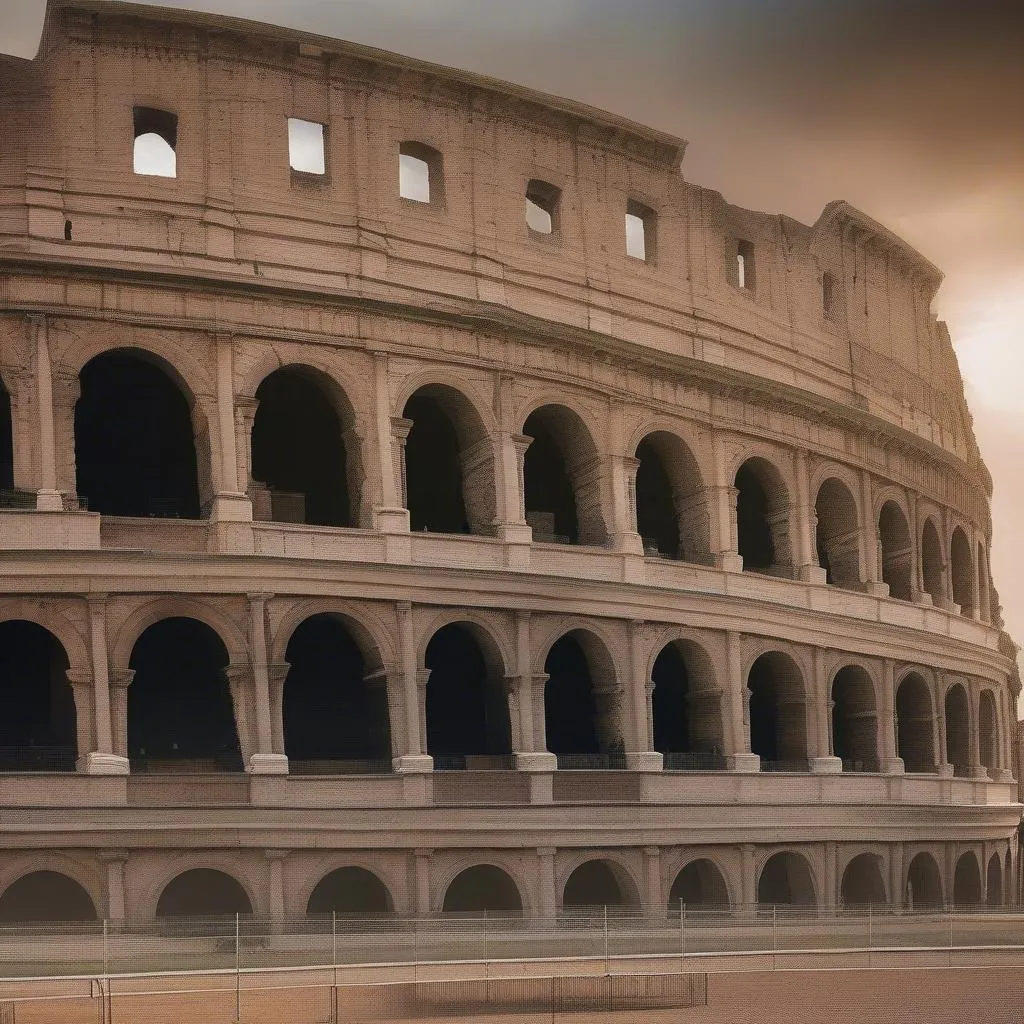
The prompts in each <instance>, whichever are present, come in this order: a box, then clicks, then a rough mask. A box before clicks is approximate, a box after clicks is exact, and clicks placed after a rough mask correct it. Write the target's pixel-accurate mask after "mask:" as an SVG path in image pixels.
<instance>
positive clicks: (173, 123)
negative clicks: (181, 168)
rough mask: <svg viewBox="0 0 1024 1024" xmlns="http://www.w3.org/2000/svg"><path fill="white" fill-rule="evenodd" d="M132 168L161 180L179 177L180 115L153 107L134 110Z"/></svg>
mask: <svg viewBox="0 0 1024 1024" xmlns="http://www.w3.org/2000/svg"><path fill="white" fill-rule="evenodd" d="M132 124H133V127H134V131H135V146H134V149H133V169H134V171H135V173H136V174H148V175H153V176H155V177H158V178H176V177H177V176H178V154H177V146H178V116H177V114H172V113H170V112H169V111H166V110H157V109H156V108H154V107H133V108H132Z"/></svg>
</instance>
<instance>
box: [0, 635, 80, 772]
mask: <svg viewBox="0 0 1024 1024" xmlns="http://www.w3.org/2000/svg"><path fill="white" fill-rule="evenodd" d="M67 667H68V658H67V654H66V653H65V651H64V648H63V646H62V645H61V643H60V641H59V640H58V639H57V638H56V637H55V636H54V635H53V634H52V633H51V632H50V631H49V630H47V629H44V628H43V627H42V626H40V625H38V624H37V623H35V622H28V621H26V620H24V619H10V620H8V621H7V622H0V695H2V698H3V714H2V715H0V770H4V771H73V770H74V767H75V756H76V754H77V753H78V749H77V724H76V723H77V716H76V712H75V698H74V694H73V693H72V690H71V684H70V683H69V682H68V678H67V674H66V672H67Z"/></svg>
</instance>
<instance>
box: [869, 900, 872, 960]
mask: <svg viewBox="0 0 1024 1024" xmlns="http://www.w3.org/2000/svg"><path fill="white" fill-rule="evenodd" d="M871 945H872V942H871V904H870V903H869V904H868V967H870V966H871Z"/></svg>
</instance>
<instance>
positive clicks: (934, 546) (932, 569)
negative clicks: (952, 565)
mask: <svg viewBox="0 0 1024 1024" xmlns="http://www.w3.org/2000/svg"><path fill="white" fill-rule="evenodd" d="M921 578H922V581H923V582H924V589H925V592H926V593H927V594H930V595H931V599H932V604H934V605H936V606H939V607H942V606H943V605H944V604H945V597H946V595H945V592H944V590H945V588H944V587H943V585H942V546H941V545H940V544H939V531H938V530H936V529H935V524H934V523H933V522H932V521H931V520H930V519H926V520H925V521H924V526H922V527H921Z"/></svg>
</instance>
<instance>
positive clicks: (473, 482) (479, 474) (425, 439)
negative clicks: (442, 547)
mask: <svg viewBox="0 0 1024 1024" xmlns="http://www.w3.org/2000/svg"><path fill="white" fill-rule="evenodd" d="M402 415H403V416H404V417H405V418H406V419H407V420H409V421H410V422H411V424H412V425H411V426H410V427H409V435H408V437H407V438H406V442H405V498H406V508H408V509H409V526H410V528H411V529H412V530H417V531H418V530H425V531H427V532H429V533H474V534H478V535H487V534H491V533H493V532H494V522H495V515H496V510H497V505H496V504H495V492H494V461H493V458H492V453H491V441H490V438H489V437H488V436H487V431H486V429H485V427H484V424H483V422H482V421H481V419H480V416H479V414H478V413H477V411H476V410H475V409H474V408H473V406H472V404H471V403H470V401H469V400H468V399H467V398H466V396H465V395H463V394H462V393H461V392H459V391H456V390H455V388H451V387H448V386H447V385H444V384H428V385H425V386H424V387H421V388H419V389H418V390H417V391H416V392H415V393H414V394H413V395H412V397H411V398H410V399H409V400H408V401H407V402H406V403H405V409H404V410H403V412H402Z"/></svg>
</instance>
